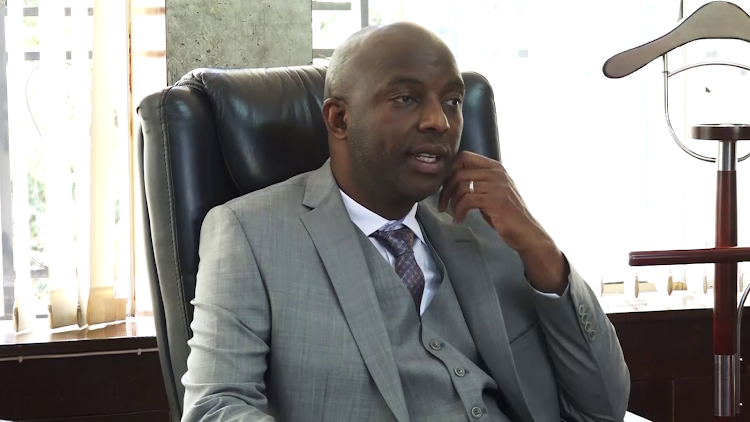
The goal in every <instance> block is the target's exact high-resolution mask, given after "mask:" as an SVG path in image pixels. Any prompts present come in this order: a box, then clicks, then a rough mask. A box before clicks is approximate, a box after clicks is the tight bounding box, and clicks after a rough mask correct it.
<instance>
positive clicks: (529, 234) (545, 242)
mask: <svg viewBox="0 0 750 422" xmlns="http://www.w3.org/2000/svg"><path fill="white" fill-rule="evenodd" d="M472 182H473V188H474V192H473V193H471V192H470V185H471V184H472ZM449 202H450V205H451V207H452V209H453V216H454V217H453V218H454V221H455V222H461V221H463V219H464V218H465V217H466V214H467V213H468V212H469V210H471V209H474V208H476V209H478V210H479V211H481V213H482V216H483V217H484V219H485V220H486V221H487V223H489V224H490V226H492V227H493V228H494V229H495V230H496V231H497V233H498V234H499V235H500V237H501V238H502V239H503V240H504V241H505V243H507V244H508V246H510V247H511V248H513V249H514V250H515V251H516V252H518V254H519V256H520V257H521V260H522V261H523V264H524V267H525V269H526V275H527V277H528V279H529V282H530V283H531V285H532V286H533V287H534V288H535V289H537V290H539V291H541V292H545V293H552V292H555V293H558V294H562V293H563V292H565V289H566V287H567V284H568V280H567V276H568V274H567V273H568V269H567V265H566V260H565V257H564V256H563V254H562V252H561V251H560V250H559V249H558V248H557V246H556V245H555V242H554V241H553V240H552V238H551V237H550V236H549V235H548V234H547V232H546V231H545V230H544V228H542V226H541V225H540V224H539V223H538V222H537V221H536V220H535V219H534V217H533V216H532V215H531V213H530V212H529V210H528V209H527V208H526V204H524V202H523V199H521V195H519V193H518V190H517V189H516V186H515V184H514V183H513V180H512V179H511V178H510V176H508V173H507V172H506V171H505V168H504V167H503V165H502V164H500V163H499V162H497V161H495V160H492V159H489V158H487V157H484V156H481V155H477V154H473V153H470V152H466V151H463V152H461V153H459V154H458V156H456V160H455V162H454V166H453V173H452V174H451V176H450V177H449V178H448V180H447V181H446V182H445V184H444V185H443V190H442V191H441V192H440V200H439V202H438V210H439V211H440V212H444V211H445V210H446V209H447V207H448V204H449Z"/></svg>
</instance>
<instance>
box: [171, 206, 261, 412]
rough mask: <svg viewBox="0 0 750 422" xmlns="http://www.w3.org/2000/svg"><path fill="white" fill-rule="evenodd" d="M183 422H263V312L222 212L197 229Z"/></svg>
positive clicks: (240, 237)
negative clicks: (195, 274) (190, 335)
mask: <svg viewBox="0 0 750 422" xmlns="http://www.w3.org/2000/svg"><path fill="white" fill-rule="evenodd" d="M199 254H200V265H199V267H198V275H197V280H196V289H195V299H194V300H193V302H192V303H193V305H194V306H195V313H194V317H193V321H192V323H191V328H192V330H193V337H192V338H191V339H190V340H189V341H188V345H189V346H190V355H189V356H188V362H187V373H186V374H185V376H184V377H183V379H182V382H183V384H184V385H185V401H184V412H183V417H182V421H183V422H212V421H222V422H240V421H242V422H250V421H253V422H255V421H263V422H271V421H273V420H274V419H273V418H272V417H271V416H269V415H268V414H267V413H268V401H267V399H266V396H265V395H264V390H265V383H264V380H263V379H264V378H263V377H264V374H265V372H266V355H267V354H268V351H269V346H268V345H269V337H270V327H271V322H270V306H269V302H268V296H267V294H266V290H265V288H264V286H263V282H262V280H261V276H260V272H259V270H258V266H257V264H256V262H255V258H254V256H253V252H252V250H251V248H250V244H249V243H248V241H247V237H246V234H245V231H244V230H243V228H242V227H241V225H240V222H239V220H238V219H237V217H236V215H235V214H234V212H233V211H232V210H231V209H229V208H228V207H226V206H220V207H217V208H214V209H212V210H211V211H210V212H209V213H208V215H207V216H206V218H205V220H204V222H203V226H202V229H201V239H200V248H199Z"/></svg>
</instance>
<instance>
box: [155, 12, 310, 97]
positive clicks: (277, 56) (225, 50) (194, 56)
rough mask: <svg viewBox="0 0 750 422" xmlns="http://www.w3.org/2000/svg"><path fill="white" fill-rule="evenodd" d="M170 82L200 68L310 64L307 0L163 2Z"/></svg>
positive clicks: (172, 82)
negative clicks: (164, 3)
mask: <svg viewBox="0 0 750 422" xmlns="http://www.w3.org/2000/svg"><path fill="white" fill-rule="evenodd" d="M166 20H167V76H168V83H169V84H170V85H172V84H174V83H175V82H177V81H178V80H179V79H180V78H181V77H182V76H183V75H185V74H186V73H188V72H190V71H191V70H193V69H196V68H199V67H241V68H242V67H274V66H293V65H306V64H311V63H312V3H311V1H310V0H213V1H206V0H166Z"/></svg>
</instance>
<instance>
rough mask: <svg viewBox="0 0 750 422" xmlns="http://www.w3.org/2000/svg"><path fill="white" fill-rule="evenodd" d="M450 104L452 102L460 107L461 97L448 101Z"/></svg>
mask: <svg viewBox="0 0 750 422" xmlns="http://www.w3.org/2000/svg"><path fill="white" fill-rule="evenodd" d="M447 102H448V104H450V105H451V106H452V107H458V106H459V105H461V99H460V98H452V99H450V100H448V101H447Z"/></svg>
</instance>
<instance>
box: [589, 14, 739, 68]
mask: <svg viewBox="0 0 750 422" xmlns="http://www.w3.org/2000/svg"><path fill="white" fill-rule="evenodd" d="M681 15H682V7H680V16H681ZM703 39H736V40H742V41H747V42H750V16H748V14H747V13H746V12H745V11H744V10H742V8H740V7H739V6H737V5H735V4H734V3H730V2H728V1H713V2H711V3H707V4H705V5H703V6H701V7H700V8H699V9H698V10H696V11H695V12H694V13H693V14H692V15H690V16H688V17H687V18H686V19H684V20H682V21H681V22H680V23H678V25H677V27H675V28H674V29H673V30H672V31H670V32H669V33H667V34H666V35H664V36H662V37H660V38H657V39H655V40H653V41H650V42H647V43H646V44H643V45H641V46H639V47H635V48H632V49H630V50H627V51H623V52H622V53H619V54H616V55H615V56H612V57H611V58H610V59H609V60H607V61H606V62H605V63H604V68H603V71H604V75H605V76H607V77H608V78H622V77H625V76H628V75H630V74H631V73H633V72H635V71H636V70H638V69H640V68H642V67H643V66H645V65H647V64H649V63H651V62H652V61H653V60H654V59H656V58H657V57H659V56H663V55H664V54H666V53H668V52H669V51H672V50H674V49H675V48H677V47H681V46H683V45H685V44H687V43H689V42H691V41H695V40H703Z"/></svg>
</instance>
